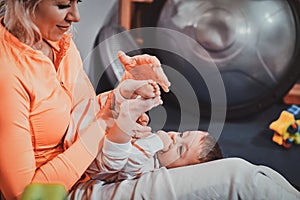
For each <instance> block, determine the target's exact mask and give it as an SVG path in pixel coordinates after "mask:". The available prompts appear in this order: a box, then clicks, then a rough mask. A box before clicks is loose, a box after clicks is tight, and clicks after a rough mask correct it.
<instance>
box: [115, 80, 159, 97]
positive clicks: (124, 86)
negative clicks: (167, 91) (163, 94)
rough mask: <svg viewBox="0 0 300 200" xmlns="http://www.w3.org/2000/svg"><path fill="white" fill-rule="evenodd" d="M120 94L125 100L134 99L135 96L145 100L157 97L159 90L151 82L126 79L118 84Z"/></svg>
mask: <svg viewBox="0 0 300 200" xmlns="http://www.w3.org/2000/svg"><path fill="white" fill-rule="evenodd" d="M120 93H121V95H122V96H123V97H124V98H126V99H134V98H136V97H137V96H141V97H142V98H146V99H147V98H153V97H156V96H159V95H160V89H159V86H158V84H157V83H155V82H154V81H152V80H133V79H127V80H124V81H123V82H122V83H121V84H120Z"/></svg>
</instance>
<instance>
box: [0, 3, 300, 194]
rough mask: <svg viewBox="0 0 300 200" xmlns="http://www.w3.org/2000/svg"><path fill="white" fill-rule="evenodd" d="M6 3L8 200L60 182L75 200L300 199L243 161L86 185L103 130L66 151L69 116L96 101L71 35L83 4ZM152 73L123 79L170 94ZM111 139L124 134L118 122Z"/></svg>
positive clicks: (93, 127) (3, 120) (3, 116)
mask: <svg viewBox="0 0 300 200" xmlns="http://www.w3.org/2000/svg"><path fill="white" fill-rule="evenodd" d="M2 2H3V0H2V1H1V3H2ZM4 2H5V8H6V11H5V14H4V17H2V18H1V26H0V48H1V52H0V61H1V65H0V66H1V67H0V76H1V77H0V81H1V83H0V87H1V88H0V91H1V98H0V110H1V113H0V190H1V192H2V193H3V195H4V196H5V198H6V199H17V198H19V197H20V196H21V194H22V191H23V189H24V188H25V187H26V185H28V184H30V183H53V182H54V183H60V184H63V185H64V186H65V187H66V188H67V189H68V191H69V198H75V199H84V198H87V199H93V198H97V199H113V198H114V199H120V198H122V199H131V198H134V199H142V198H144V199H148V198H150V197H151V198H154V199H176V198H178V199H229V198H230V199H248V198H252V199H263V198H268V199H279V198H282V199H299V197H300V195H299V192H298V191H296V190H295V189H294V188H293V187H291V186H290V184H288V183H287V181H286V180H285V179H284V178H282V177H281V176H280V175H279V174H277V173H276V172H274V171H273V170H271V169H269V168H266V167H259V166H254V165H251V164H250V163H248V162H246V161H244V160H241V159H237V158H233V159H224V160H220V161H214V162H211V163H205V164H202V165H194V166H189V167H181V168H176V169H172V170H166V169H165V168H160V169H158V170H156V171H153V172H151V173H147V174H145V175H143V176H141V177H140V178H139V179H135V180H132V181H123V182H119V183H113V184H109V185H102V183H101V182H97V181H94V180H88V179H85V178H84V172H85V170H86V169H87V168H88V166H89V165H90V164H91V163H92V161H93V160H94V158H95V157H96V155H97V154H98V152H99V151H100V146H101V140H102V137H103V134H104V130H102V133H103V134H99V130H101V127H99V126H98V124H97V121H94V122H93V123H91V124H90V125H89V126H88V128H87V129H86V133H85V134H82V135H81V136H80V137H79V138H78V139H77V140H76V141H75V142H74V143H73V144H72V145H71V146H70V147H69V148H68V149H67V150H64V149H63V147H62V146H63V145H62V141H63V138H64V134H65V132H66V130H67V127H68V124H69V119H70V111H71V110H72V108H73V107H74V106H75V105H76V104H77V103H78V102H80V101H82V100H84V99H86V98H93V97H94V96H95V93H94V90H93V88H92V87H91V84H90V82H89V80H88V78H87V76H86V75H85V73H84V71H83V69H82V66H81V64H82V63H81V59H80V56H79V53H78V50H77V49H76V47H75V44H74V42H73V41H72V40H71V36H70V35H69V34H66V32H67V31H68V30H69V28H70V26H71V24H72V23H73V22H78V21H79V20H80V15H79V13H78V8H77V6H78V5H77V3H78V2H79V1H75V0H5V1H4ZM1 3H0V5H1ZM121 61H122V62H123V64H124V65H125V67H126V69H127V70H134V68H135V67H136V66H138V65H139V64H147V63H150V64H151V63H152V65H146V66H145V68H143V69H148V68H149V69H150V70H152V68H151V67H152V66H153V65H154V66H158V65H159V64H158V63H157V59H155V58H153V57H149V56H147V55H144V56H138V57H135V58H129V57H126V56H123V57H122V56H121ZM140 72H145V70H144V71H143V70H142V71H140ZM151 72H153V73H150V72H149V71H146V72H145V73H144V74H148V73H150V75H151V77H150V76H147V77H145V76H143V73H142V75H139V77H136V76H134V75H133V74H134V73H132V74H131V73H130V71H127V72H126V75H125V76H124V78H126V77H130V78H136V79H143V78H153V77H154V81H156V82H158V83H161V86H163V88H165V89H166V90H167V87H168V86H169V83H168V82H167V80H166V78H165V77H164V75H163V74H162V71H161V68H159V67H156V68H155V67H154V68H153V70H152V71H151ZM135 74H136V73H135ZM155 78H156V80H155ZM161 80H162V81H161ZM137 84H138V83H137ZM105 97H106V95H105V94H102V95H100V96H99V97H98V99H99V105H100V106H101V107H103V106H104V105H105V104H106V103H107V101H105V99H106V98H105ZM151 107H153V104H151V102H150V103H149V102H146V103H144V104H141V106H137V107H136V109H135V110H134V109H133V110H134V111H135V113H125V115H124V116H125V117H124V116H123V117H124V120H130V118H133V120H135V119H137V117H138V116H139V115H140V114H141V113H143V112H145V111H146V110H148V109H150V108H151ZM96 114H97V113H95V115H96ZM126 114H127V115H128V116H126ZM126 117H127V118H126ZM110 133H111V134H112V135H113V134H114V133H118V134H120V133H122V130H120V129H119V128H118V124H116V123H115V124H114V125H113V127H112V128H111V129H110ZM110 133H109V134H110ZM124 134H126V133H124ZM119 142H120V143H122V141H119Z"/></svg>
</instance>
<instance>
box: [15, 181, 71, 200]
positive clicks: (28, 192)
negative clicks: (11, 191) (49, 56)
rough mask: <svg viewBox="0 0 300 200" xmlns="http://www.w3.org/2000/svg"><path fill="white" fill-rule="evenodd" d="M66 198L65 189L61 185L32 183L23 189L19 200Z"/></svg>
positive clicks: (62, 199) (57, 199) (55, 199)
mask: <svg viewBox="0 0 300 200" xmlns="http://www.w3.org/2000/svg"><path fill="white" fill-rule="evenodd" d="M66 197H67V192H66V189H65V187H64V186H63V185H61V184H42V183H32V184H30V185H28V186H27V187H26V188H25V190H24V192H23V195H22V198H21V200H64V199H66Z"/></svg>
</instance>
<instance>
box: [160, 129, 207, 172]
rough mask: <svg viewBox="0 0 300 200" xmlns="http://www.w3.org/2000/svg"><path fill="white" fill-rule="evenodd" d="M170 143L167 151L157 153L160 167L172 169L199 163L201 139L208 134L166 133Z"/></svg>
mask: <svg viewBox="0 0 300 200" xmlns="http://www.w3.org/2000/svg"><path fill="white" fill-rule="evenodd" d="M165 134H168V135H169V137H170V138H171V140H172V142H171V143H170V145H169V149H168V150H167V151H160V152H158V154H157V156H158V159H159V162H160V164H161V165H162V166H165V167H167V168H174V167H180V166H186V165H192V164H198V163H199V155H200V151H201V148H200V143H201V139H202V138H203V137H205V136H206V135H207V134H208V133H207V132H203V131H186V132H183V133H178V132H168V133H166V132H165Z"/></svg>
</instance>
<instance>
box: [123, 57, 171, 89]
mask: <svg viewBox="0 0 300 200" xmlns="http://www.w3.org/2000/svg"><path fill="white" fill-rule="evenodd" d="M118 57H119V60H120V62H121V63H122V64H123V66H124V68H125V73H124V76H123V79H135V80H148V79H151V80H154V81H155V82H157V83H158V84H159V85H160V86H161V87H162V89H163V90H164V91H165V92H169V87H170V85H171V83H170V81H169V80H168V78H167V76H166V75H165V73H164V71H163V69H162V67H161V63H160V61H159V60H158V59H157V58H156V57H155V56H150V55H147V54H143V55H137V56H133V57H129V56H127V55H126V54H125V53H124V52H122V51H119V52H118Z"/></svg>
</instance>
